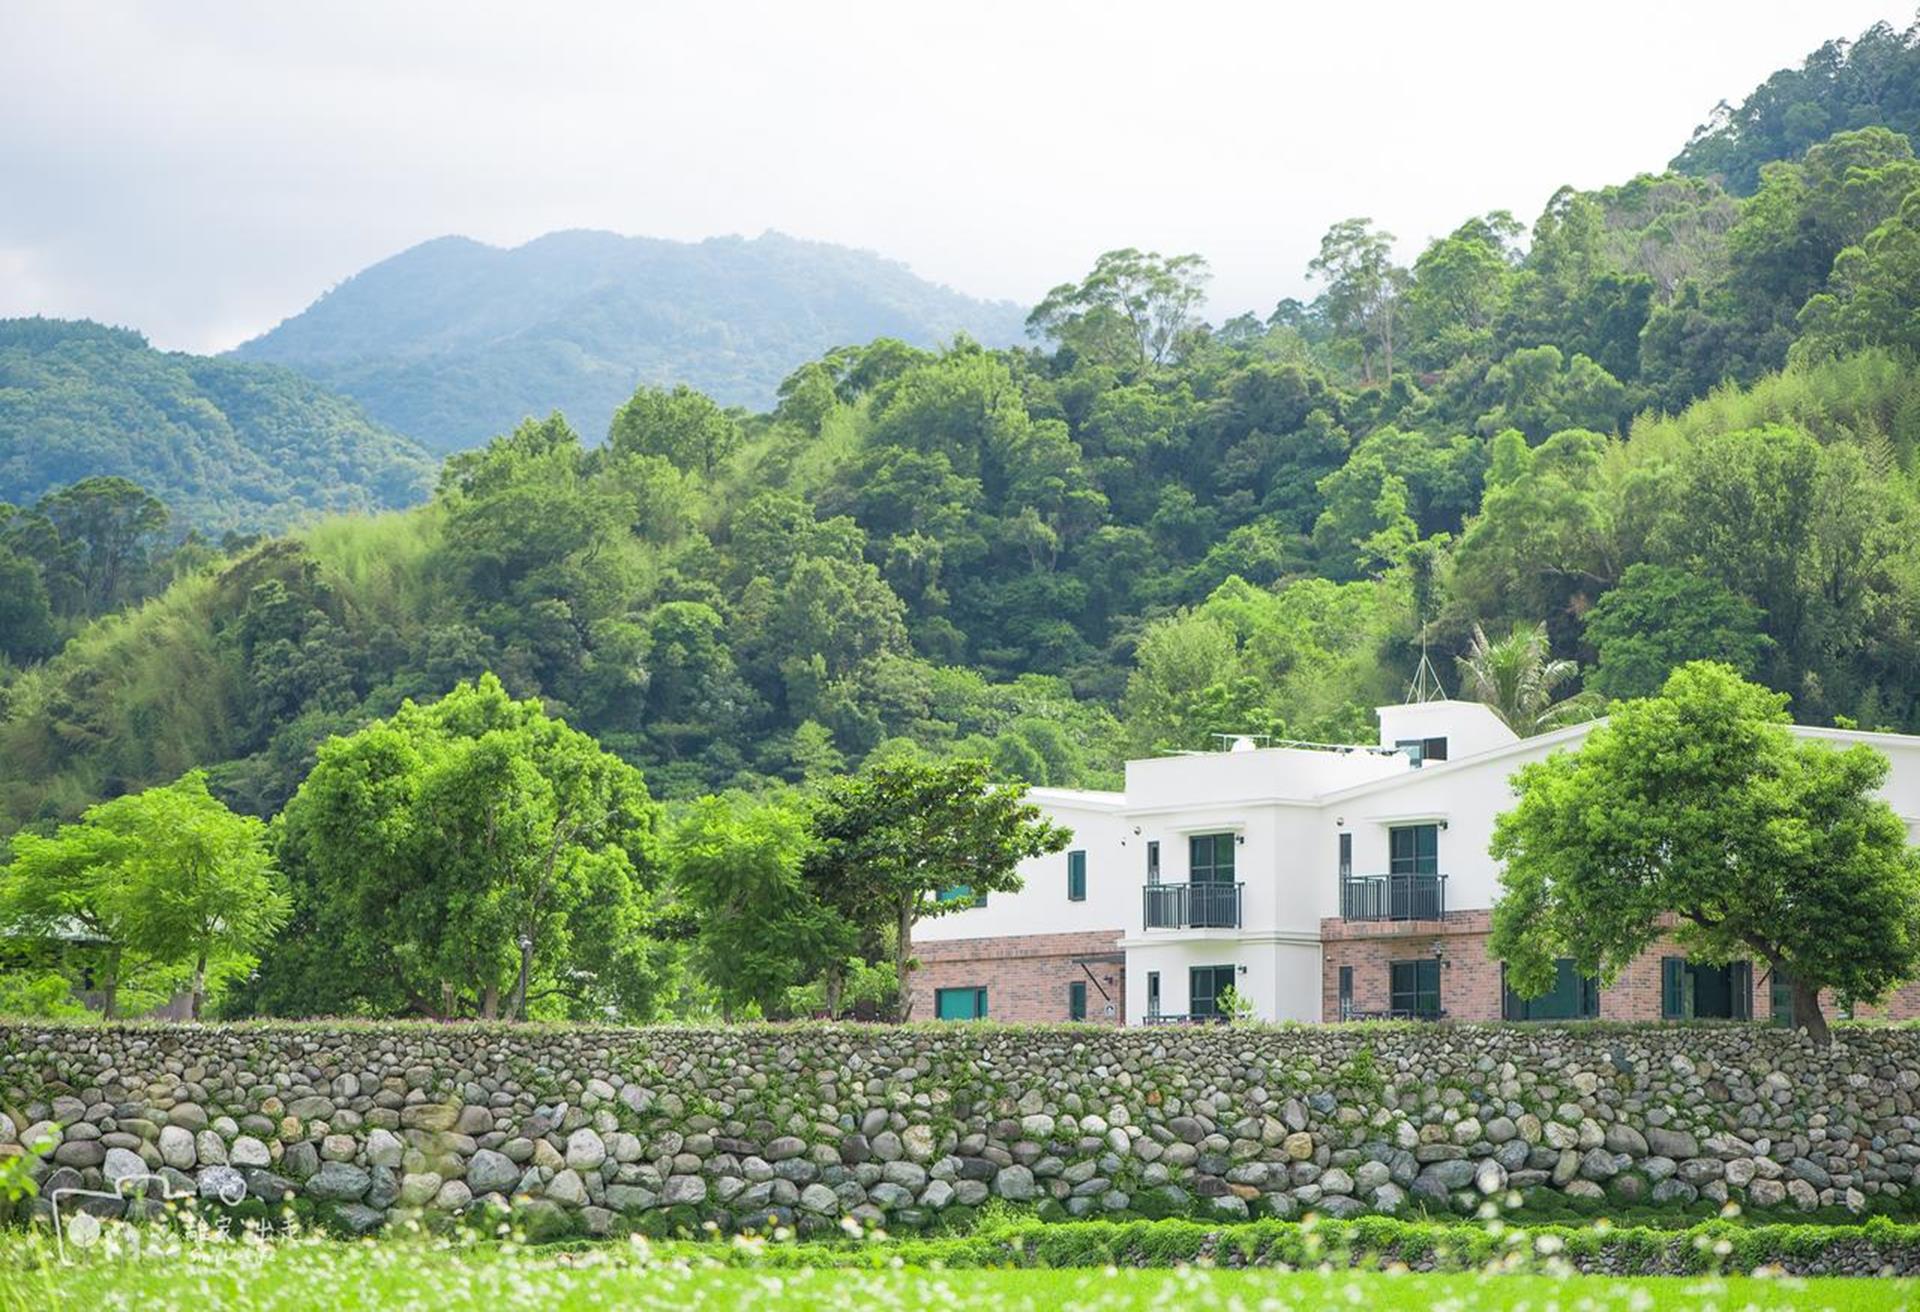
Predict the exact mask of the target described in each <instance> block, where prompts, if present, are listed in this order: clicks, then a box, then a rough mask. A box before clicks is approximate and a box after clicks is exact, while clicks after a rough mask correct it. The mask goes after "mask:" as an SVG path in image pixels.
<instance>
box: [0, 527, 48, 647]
mask: <svg viewBox="0 0 1920 1312" xmlns="http://www.w3.org/2000/svg"><path fill="white" fill-rule="evenodd" d="M59 645H60V634H59V630H58V629H57V628H56V627H55V626H54V620H53V607H52V606H51V605H49V604H48V601H47V587H46V583H45V581H44V580H43V579H42V578H41V575H40V567H39V566H38V565H36V564H34V562H33V561H31V560H27V559H25V558H24V557H21V556H17V555H15V554H14V553H13V552H11V551H8V550H6V549H5V548H4V547H0V656H5V657H6V658H7V659H8V660H12V661H18V662H21V663H23V664H24V663H26V662H28V661H37V660H40V659H41V658H43V657H46V656H51V655H52V654H53V653H54V652H55V651H56V650H58V648H59Z"/></svg>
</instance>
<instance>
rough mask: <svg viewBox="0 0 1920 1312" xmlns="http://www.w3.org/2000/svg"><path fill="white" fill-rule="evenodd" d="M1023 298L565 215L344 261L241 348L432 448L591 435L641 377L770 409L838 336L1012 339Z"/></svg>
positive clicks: (801, 247)
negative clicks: (543, 419) (317, 290)
mask: <svg viewBox="0 0 1920 1312" xmlns="http://www.w3.org/2000/svg"><path fill="white" fill-rule="evenodd" d="M1024 318H1025V312H1024V311H1023V310H1021V309H1020V308H1019V307H1017V306H1015V305H1013V304H1011V303H1009V302H1004V301H1003V302H985V301H977V300H974V299H972V298H970V297H967V296H963V295H961V294H960V293H958V292H955V291H952V290H950V289H948V288H945V287H941V286H937V285H935V284H933V283H930V282H927V281H926V280H924V279H922V278H919V277H917V276H916V275H915V274H914V273H913V272H912V271H911V270H909V269H908V268H907V267H906V266H905V265H903V264H898V263H895V262H894V261H891V260H885V259H882V258H880V257H879V256H877V255H874V254H871V253H870V252H867V251H857V250H850V249H848V248H847V247H844V246H831V245H827V244H825V243H822V242H812V241H800V240H797V239H795V238H792V237H787V236H783V235H781V234H779V233H771V232H770V233H767V234H765V235H763V236H760V237H755V238H752V239H747V238H742V237H715V238H712V239H709V240H707V241H702V242H695V243H688V242H676V241H662V240H657V239H654V238H648V237H622V236H618V235H616V234H614V233H610V232H557V233H552V234H550V235H548V236H545V237H541V238H539V239H537V240H535V241H530V242H528V243H527V244H526V245H524V246H516V247H514V248H513V249H511V250H502V249H500V248H498V247H494V246H485V245H482V244H481V243H479V242H476V241H470V240H468V239H466V238H464V237H443V238H440V239H439V240H436V241H430V242H426V243H423V244H422V245H419V246H415V247H413V248H412V249H411V250H407V251H402V252H401V253H400V254H398V255H396V256H394V257H393V258H391V259H388V260H383V261H382V262H381V263H379V264H376V265H374V266H373V267H372V268H370V269H367V270H366V271H364V272H362V273H360V274H357V275H355V276H354V277H352V278H349V279H348V280H347V281H346V282H344V283H342V284H341V285H340V286H339V287H336V288H335V289H334V290H332V291H331V292H328V293H327V294H326V295H325V296H322V297H321V298H320V299H319V300H318V301H315V302H314V303H313V304H312V305H310V306H308V307H307V309H306V310H305V311H303V312H302V313H300V314H298V315H295V316H294V317H293V318H291V319H288V320H287V321H286V322H284V323H282V324H281V325H280V326H279V327H277V328H275V329H274V330H273V331H271V332H269V333H267V334H266V335H264V336H262V337H257V338H255V339H254V340H253V341H250V342H247V343H246V344H245V345H243V346H241V347H240V348H239V349H238V350H236V351H235V352H234V354H235V356H237V357H238V358H240V359H243V360H270V361H273V362H275V363H279V364H285V365H289V366H291V367H293V368H295V369H299V370H300V371H302V372H303V373H305V374H307V375H308V376H310V377H312V378H315V379H318V380H319V381H321V382H323V383H325V384H326V385H327V386H329V387H332V388H334V389H336V390H338V391H340V392H344V393H345V394H347V395H348V396H351V397H353V398H355V399H356V400H358V401H359V402H360V403H361V404H362V405H364V406H365V407H366V408H367V412H368V413H369V414H371V415H372V416H373V417H374V418H376V419H378V420H380V421H381V422H382V423H385V424H388V425H391V426H392V427H393V428H396V429H398V430H399V431H401V432H403V433H407V434H409V435H411V436H413V437H415V438H418V439H419V440H420V441H422V442H424V443H426V444H427V445H428V446H429V447H432V448H433V449H435V450H438V451H450V450H456V449H459V448H461V447H468V446H473V445H476V444H478V443H479V442H481V441H483V440H484V439H486V438H487V437H490V436H492V435H494V434H496V433H501V432H505V431H506V430H508V429H510V428H511V427H512V426H513V425H514V424H516V423H518V422H519V421H520V420H521V419H522V418H524V417H526V416H527V415H545V414H547V413H548V412H550V411H552V410H555V409H558V410H561V411H563V412H565V414H566V416H567V418H568V419H569V420H570V421H571V422H572V423H573V425H574V426H575V427H576V428H577V429H578V430H579V431H580V432H581V433H582V434H583V435H584V436H585V437H586V438H587V440H589V441H598V440H599V439H600V438H602V437H604V436H605V434H606V430H607V424H608V421H609V420H610V419H611V418H612V416H613V412H614V410H615V409H617V408H618V407H619V406H620V404H621V403H622V402H624V401H625V400H626V399H627V397H628V396H630V395H631V394H632V392H633V389H634V388H635V387H636V386H638V385H639V384H641V383H643V382H644V383H654V384H672V383H686V384H689V385H690V386H693V387H697V388H699V389H700V390H701V391H703V392H706V393H708V394H709V395H711V396H713V397H714V398H715V399H716V400H718V401H720V402H722V403H723V404H727V405H743V406H748V407H751V408H754V409H765V408H768V407H769V406H770V405H771V403H772V401H773V397H774V391H775V389H776V388H777V387H778V386H779V384H780V380H781V379H782V378H784V377H786V375H787V374H789V373H790V372H792V371H793V370H794V369H795V368H797V367H798V366H799V365H801V364H803V363H805V362H806V361H808V360H810V359H813V358H815V357H817V356H819V355H820V354H822V353H823V352H825V351H828V350H831V349H832V348H833V347H836V346H844V345H848V344H850V343H857V342H867V341H870V340H872V339H873V338H875V337H899V338H903V339H905V340H906V341H908V342H911V343H914V344H917V345H922V346H929V345H934V344H936V343H938V342H940V341H943V340H945V339H947V338H950V337H951V336H952V335H953V334H955V333H958V332H965V333H968V334H970V335H971V336H973V337H974V338H975V339H977V340H979V341H980V342H982V343H984V344H986V345H989V346H1004V345H1007V344H1009V343H1011V342H1013V341H1015V340H1017V339H1018V338H1019V336H1020V333H1021V331H1022V325H1023V323H1024Z"/></svg>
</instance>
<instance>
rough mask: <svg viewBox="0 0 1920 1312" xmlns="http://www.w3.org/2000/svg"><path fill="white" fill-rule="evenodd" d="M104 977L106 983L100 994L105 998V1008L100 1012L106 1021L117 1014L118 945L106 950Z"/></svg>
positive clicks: (118, 992) (118, 994)
mask: <svg viewBox="0 0 1920 1312" xmlns="http://www.w3.org/2000/svg"><path fill="white" fill-rule="evenodd" d="M105 975H106V983H105V985H104V987H103V988H102V990H101V992H102V993H104V994H105V995H106V996H105V999H104V1002H105V1006H104V1007H103V1008H102V1010H104V1011H105V1012H106V1017H107V1019H108V1020H113V1019H114V1018H115V1016H116V1015H117V1014H118V1009H119V1005H120V1001H119V1000H120V945H119V944H117V943H116V944H114V945H113V946H112V947H110V948H108V949H107V969H106V971H105Z"/></svg>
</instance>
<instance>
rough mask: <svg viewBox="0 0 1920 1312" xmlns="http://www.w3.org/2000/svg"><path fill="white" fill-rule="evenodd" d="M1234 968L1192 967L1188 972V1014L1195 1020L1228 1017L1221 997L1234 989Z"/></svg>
mask: <svg viewBox="0 0 1920 1312" xmlns="http://www.w3.org/2000/svg"><path fill="white" fill-rule="evenodd" d="M1233 974H1234V968H1233V967H1232V966H1192V967H1189V968H1188V970H1187V1013H1188V1014H1189V1015H1191V1016H1192V1017H1193V1018H1194V1019H1195V1020H1217V1019H1219V1018H1220V1017H1222V1016H1224V1015H1226V1011H1225V1010H1224V1009H1223V1008H1222V1007H1221V1005H1220V999H1221V997H1222V996H1223V995H1224V994H1226V993H1228V992H1230V991H1231V990H1232V989H1233Z"/></svg>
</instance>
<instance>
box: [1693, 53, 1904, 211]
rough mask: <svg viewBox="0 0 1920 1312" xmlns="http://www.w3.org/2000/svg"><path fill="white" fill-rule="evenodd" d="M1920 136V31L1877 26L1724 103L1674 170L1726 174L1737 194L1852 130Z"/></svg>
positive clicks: (1698, 131)
mask: <svg viewBox="0 0 1920 1312" xmlns="http://www.w3.org/2000/svg"><path fill="white" fill-rule="evenodd" d="M1863 127H1888V128H1891V129H1893V130H1894V131H1895V132H1901V133H1905V134H1906V135H1908V136H1913V135H1915V134H1917V133H1920V27H1909V28H1907V29H1906V31H1904V32H1900V31H1895V30H1894V28H1893V27H1892V25H1891V24H1888V23H1876V24H1874V25H1873V26H1872V27H1870V28H1868V29H1867V30H1866V31H1865V32H1862V33H1861V34H1860V36H1859V38H1858V39H1857V40H1854V41H1829V42H1827V43H1826V44H1825V45H1823V46H1821V47H1820V48H1819V49H1818V50H1816V51H1814V52H1813V53H1812V54H1810V55H1808V56H1807V58H1806V61H1805V62H1804V63H1803V64H1801V66H1800V67H1799V68H1783V69H1781V70H1780V71H1778V72H1777V73H1775V74H1773V76H1771V77H1769V78H1768V79H1767V80H1766V81H1765V82H1762V83H1761V84H1760V85H1759V86H1758V87H1756V88H1755V89H1754V91H1753V93H1752V94H1751V95H1749V96H1748V97H1747V98H1746V99H1745V100H1743V101H1742V102H1741V103H1740V105H1739V106H1738V107H1737V108H1736V107H1734V106H1732V105H1729V104H1727V103H1726V102H1725V101H1722V102H1720V104H1719V106H1717V107H1716V108H1715V110H1714V113H1713V117H1712V118H1710V119H1709V120H1708V121H1707V122H1705V123H1703V124H1702V125H1701V126H1700V127H1698V128H1696V129H1695V130H1694V134H1693V139H1692V140H1691V141H1689V142H1688V143H1687V146H1686V149H1685V150H1682V151H1681V152H1680V153H1679V154H1678V155H1676V156H1675V157H1674V160H1673V164H1672V167H1673V168H1676V169H1678V170H1679V171H1680V172H1682V173H1691V174H1693V175H1695V176H1696V177H1709V176H1713V177H1719V178H1721V179H1723V180H1724V181H1725V182H1726V185H1727V187H1728V188H1729V189H1730V190H1732V191H1733V192H1734V193H1735V194H1736V195H1742V196H1745V195H1749V194H1751V193H1752V192H1753V191H1754V189H1755V188H1756V187H1757V186H1758V185H1759V182H1760V172H1761V169H1762V167H1763V166H1764V165H1765V164H1767V163H1768V162H1769V161H1771V160H1780V159H1797V158H1798V157H1799V156H1801V155H1803V154H1805V153H1806V150H1807V148H1808V147H1809V146H1811V145H1813V144H1814V143H1815V142H1819V141H1824V140H1825V139H1826V138H1827V137H1828V136H1830V135H1832V134H1833V133H1835V132H1840V131H1844V130H1846V129H1849V128H1863Z"/></svg>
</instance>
